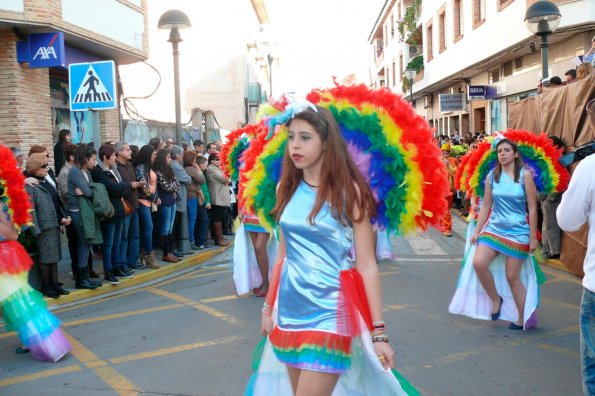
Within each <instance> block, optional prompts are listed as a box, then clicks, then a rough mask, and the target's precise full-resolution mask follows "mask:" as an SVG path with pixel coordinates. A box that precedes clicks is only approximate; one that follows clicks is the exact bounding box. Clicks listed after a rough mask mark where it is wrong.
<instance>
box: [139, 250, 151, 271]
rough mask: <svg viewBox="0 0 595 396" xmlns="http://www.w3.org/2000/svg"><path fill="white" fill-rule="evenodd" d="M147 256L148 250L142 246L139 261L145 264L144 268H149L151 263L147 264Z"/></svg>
mask: <svg viewBox="0 0 595 396" xmlns="http://www.w3.org/2000/svg"><path fill="white" fill-rule="evenodd" d="M145 256H147V252H146V251H145V249H144V248H140V253H139V256H138V261H140V264H141V265H142V266H143V268H142V269H145V268H147V267H148V266H149V265H148V264H147V261H146V258H145Z"/></svg>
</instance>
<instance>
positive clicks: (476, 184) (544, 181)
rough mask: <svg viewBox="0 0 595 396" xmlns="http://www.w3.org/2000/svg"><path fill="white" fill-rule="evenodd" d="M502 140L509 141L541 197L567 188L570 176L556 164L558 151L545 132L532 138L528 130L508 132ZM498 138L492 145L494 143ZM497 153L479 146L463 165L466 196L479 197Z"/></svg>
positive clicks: (495, 162) (560, 151) (493, 165)
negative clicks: (516, 150)
mask: <svg viewBox="0 0 595 396" xmlns="http://www.w3.org/2000/svg"><path fill="white" fill-rule="evenodd" d="M501 135H502V137H505V138H507V139H510V140H511V141H513V142H514V143H515V144H516V145H517V147H518V150H519V154H520V155H521V157H522V158H523V162H524V166H525V168H526V169H527V170H529V171H530V172H531V174H532V175H533V180H534V181H535V186H536V187H537V191H538V192H539V193H543V194H550V193H552V192H562V191H565V190H566V188H567V187H568V182H569V180H570V175H569V174H568V171H567V170H566V169H565V168H564V167H563V166H562V165H561V164H560V162H559V158H560V157H561V155H562V149H558V148H556V147H555V146H554V144H553V143H552V141H551V140H550V139H549V138H548V137H547V135H546V134H545V133H541V134H539V135H536V134H534V133H532V132H529V131H524V130H516V129H508V130H507V131H505V132H503V133H502V134H501ZM497 142H498V138H496V139H495V141H494V143H493V145H495V144H497ZM497 161H498V154H497V153H496V151H495V150H493V149H491V148H490V149H487V148H486V147H485V145H484V144H482V145H480V146H479V147H478V148H477V150H475V152H474V153H473V154H472V157H471V158H470V159H469V161H468V163H467V181H468V182H467V194H468V195H469V194H470V195H476V196H479V197H483V193H484V181H485V178H486V176H487V174H488V173H489V171H490V170H492V169H494V168H495V167H496V165H497Z"/></svg>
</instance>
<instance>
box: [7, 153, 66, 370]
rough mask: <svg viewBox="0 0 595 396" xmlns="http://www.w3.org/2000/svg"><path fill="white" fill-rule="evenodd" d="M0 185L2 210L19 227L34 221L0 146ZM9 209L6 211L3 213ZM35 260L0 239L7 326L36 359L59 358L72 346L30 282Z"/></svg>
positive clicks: (20, 181) (20, 178)
mask: <svg viewBox="0 0 595 396" xmlns="http://www.w3.org/2000/svg"><path fill="white" fill-rule="evenodd" d="M0 185H1V186H2V187H3V191H4V195H3V196H2V197H1V198H2V203H3V205H2V206H3V211H2V212H0V216H7V217H8V218H9V219H10V220H11V223H12V224H13V225H14V226H15V228H16V229H20V228H21V227H22V226H25V225H26V224H27V223H29V222H30V221H31V215H30V213H29V210H30V208H31V202H30V199H29V196H28V195H27V193H26V192H25V178H24V176H23V173H22V172H21V170H20V169H18V168H17V163H16V160H15V159H14V157H13V156H12V152H11V151H10V150H9V149H8V148H6V147H4V146H0ZM4 210H6V213H4ZM32 264H33V262H32V261H31V257H29V254H28V253H27V252H26V251H25V249H24V248H23V246H21V244H20V243H18V242H16V241H2V242H0V305H1V306H2V317H3V318H4V322H5V323H6V330H8V331H16V332H17V333H18V335H19V338H20V340H21V342H22V343H23V346H25V347H26V348H28V349H29V350H30V351H31V356H33V357H34V358H36V359H39V360H43V361H48V362H56V361H58V360H59V359H60V358H62V356H64V355H66V354H67V353H68V351H70V349H71V348H72V346H71V345H70V343H69V342H68V340H67V339H66V337H65V336H64V334H63V333H62V331H61V330H60V321H59V320H58V318H56V317H55V316H54V315H52V314H51V313H50V312H49V311H48V310H47V304H46V302H45V301H44V299H43V296H42V295H41V294H40V293H39V292H37V291H36V290H34V289H33V288H32V287H31V286H30V285H29V282H28V272H29V269H30V268H31V265H32Z"/></svg>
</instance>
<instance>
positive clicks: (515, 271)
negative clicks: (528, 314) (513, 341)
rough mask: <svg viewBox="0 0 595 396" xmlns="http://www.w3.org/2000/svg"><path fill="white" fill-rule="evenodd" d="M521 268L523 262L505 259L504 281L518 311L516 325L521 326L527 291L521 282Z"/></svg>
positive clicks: (510, 258)
mask: <svg viewBox="0 0 595 396" xmlns="http://www.w3.org/2000/svg"><path fill="white" fill-rule="evenodd" d="M522 267H523V260H519V259H514V258H512V257H506V280H507V281H508V285H509V286H510V291H511V292H512V297H513V298H514V303H515V304H516V309H517V310H518V311H519V319H518V320H517V321H516V324H517V325H519V326H522V325H523V323H524V322H525V321H524V319H525V318H524V315H525V299H526V297H527V289H525V285H523V282H521V268H522Z"/></svg>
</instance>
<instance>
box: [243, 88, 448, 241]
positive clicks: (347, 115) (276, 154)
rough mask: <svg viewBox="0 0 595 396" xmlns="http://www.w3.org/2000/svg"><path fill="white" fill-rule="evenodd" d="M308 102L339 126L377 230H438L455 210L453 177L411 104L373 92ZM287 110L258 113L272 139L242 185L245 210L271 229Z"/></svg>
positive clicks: (319, 96) (345, 91)
mask: <svg viewBox="0 0 595 396" xmlns="http://www.w3.org/2000/svg"><path fill="white" fill-rule="evenodd" d="M307 99H308V101H310V102H311V103H314V104H316V105H318V106H321V107H325V108H327V109H329V110H330V111H331V113H332V114H333V116H334V117H335V119H336V120H337V122H338V124H339V126H340V129H341V134H342V135H343V138H344V139H345V141H346V142H347V145H348V149H349V152H350V154H351V156H352V158H353V160H354V162H355V164H356V166H357V167H358V168H359V170H360V172H361V174H362V176H363V177H364V179H365V180H366V181H367V182H368V184H369V185H370V187H371V189H372V192H373V193H374V196H375V199H376V203H377V216H376V218H374V219H372V221H373V223H374V224H375V226H376V227H378V228H379V229H380V230H386V231H387V232H390V233H396V234H408V233H412V232H414V231H416V230H418V229H421V230H425V229H427V227H428V226H430V225H432V226H435V227H439V225H440V220H441V218H442V217H443V216H444V215H445V214H446V211H447V210H448V209H447V202H446V199H444V198H443V197H445V196H446V195H447V192H448V190H449V187H448V182H447V178H446V169H445V167H444V164H443V163H442V162H441V161H440V150H439V148H438V147H437V146H436V144H435V143H434V142H433V140H432V133H431V130H430V127H429V125H428V124H427V122H426V121H425V120H424V119H423V118H422V117H420V116H418V115H417V114H415V112H414V111H413V109H412V108H411V106H410V105H409V103H407V102H405V101H404V100H403V99H402V98H401V97H400V96H397V95H395V94H393V93H392V92H391V91H390V90H389V89H386V88H381V89H379V90H371V89H369V88H368V87H366V86H365V85H354V86H340V85H337V86H336V87H334V88H331V89H326V90H313V91H312V92H310V93H309V94H308V96H307ZM287 103H288V101H287V100H285V99H282V100H281V101H280V102H277V103H273V104H270V105H265V106H263V107H261V109H260V110H259V115H260V116H261V117H263V121H264V123H265V124H266V125H267V126H268V128H269V132H268V134H267V136H272V137H271V138H270V140H268V141H266V143H265V146H264V148H263V149H262V150H261V152H260V154H258V156H257V160H256V163H255V165H254V167H252V168H251V169H249V170H248V171H247V172H246V178H245V183H244V184H243V187H244V190H245V191H244V194H245V201H246V205H245V206H246V207H247V208H248V210H253V211H254V213H256V214H257V215H258V216H259V218H260V219H261V223H262V224H263V225H264V226H265V227H267V228H269V229H270V228H274V227H275V221H274V219H272V218H271V217H270V216H269V215H268V213H270V211H271V210H272V209H273V207H274V205H275V199H276V193H275V188H276V184H277V181H278V180H279V176H280V174H281V165H282V158H283V154H284V151H285V141H286V139H287V128H286V127H285V125H284V123H285V122H286V121H287V119H288V112H287V111H284V110H285V107H284V105H285V106H287ZM265 139H266V137H265Z"/></svg>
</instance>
